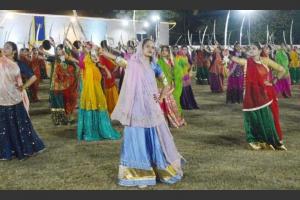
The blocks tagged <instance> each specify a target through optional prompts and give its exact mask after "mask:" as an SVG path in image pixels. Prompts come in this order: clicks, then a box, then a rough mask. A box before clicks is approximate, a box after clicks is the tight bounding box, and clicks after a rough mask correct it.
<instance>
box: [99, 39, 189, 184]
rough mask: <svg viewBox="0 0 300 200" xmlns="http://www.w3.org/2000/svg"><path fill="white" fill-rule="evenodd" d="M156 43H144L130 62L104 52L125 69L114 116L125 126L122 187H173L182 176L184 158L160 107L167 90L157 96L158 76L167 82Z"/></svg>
mask: <svg viewBox="0 0 300 200" xmlns="http://www.w3.org/2000/svg"><path fill="white" fill-rule="evenodd" d="M153 53H154V43H153V41H152V40H150V39H145V40H143V42H142V44H140V45H139V47H138V49H137V52H136V53H135V54H134V55H133V56H132V58H131V59H130V60H129V62H128V64H127V62H126V60H124V59H122V58H120V57H116V56H113V55H111V54H108V53H103V54H104V55H105V56H107V57H110V58H112V59H114V60H116V62H117V63H118V64H119V66H122V67H126V66H127V68H126V71H125V77H124V82H123V86H122V89H121V92H120V96H119V101H118V103H117V105H116V107H115V109H114V111H113V113H112V115H111V118H112V120H118V121H120V122H121V123H122V125H124V126H125V129H124V140H123V144H122V150H121V158H120V166H119V175H118V179H119V184H120V185H123V186H138V187H140V188H141V187H146V186H148V185H155V184H156V182H157V180H159V181H161V182H164V183H168V184H173V183H176V182H178V181H180V180H181V178H182V176H183V172H182V165H183V164H184V163H185V160H184V159H183V157H182V156H181V155H180V154H179V153H178V151H177V149H176V146H175V143H174V141H173V137H172V134H171V132H170V129H169V127H168V124H167V122H166V120H165V118H164V114H163V112H162V110H161V108H160V104H159V101H161V100H162V99H163V97H164V95H165V94H166V92H167V90H166V89H163V90H162V92H161V94H158V88H157V84H156V79H155V77H158V78H160V79H162V81H163V82H164V83H165V88H167V87H166V86H167V80H166V78H165V76H164V74H163V73H162V71H161V69H160V68H159V66H158V65H157V64H155V63H153V57H152V56H153Z"/></svg>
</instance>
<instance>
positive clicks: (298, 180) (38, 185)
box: [0, 85, 300, 190]
mask: <svg viewBox="0 0 300 200" xmlns="http://www.w3.org/2000/svg"><path fill="white" fill-rule="evenodd" d="M193 89H194V93H195V95H196V97H197V102H198V103H199V106H200V109H199V110H194V111H185V119H186V121H187V123H188V126H187V127H185V128H181V129H171V131H172V134H173V135H174V139H175V142H176V145H177V147H178V149H179V151H180V152H181V154H182V155H183V156H184V157H185V159H186V160H187V161H188V163H187V165H186V166H185V168H184V177H183V179H182V181H181V182H179V183H177V184H175V185H165V184H158V185H156V186H154V187H148V188H147V189H155V190H163V189H175V190H189V189H191V190H194V189H196V190H197V189H230V190H231V189H300V147H299V146H300V128H299V126H300V123H299V122H300V86H293V95H294V96H293V98H291V99H280V112H281V124H282V129H283V132H284V134H285V144H286V147H287V148H288V151H287V152H284V151H258V152H257V151H252V150H249V149H248V146H247V143H246V142H245V133H244V129H243V117H242V111H241V105H226V104H225V103H224V102H225V93H223V94H212V93H210V91H209V87H208V86H199V85H194V86H193ZM45 92H46V91H44V93H45ZM44 97H46V95H45V94H44ZM41 106H43V107H44V108H41ZM46 106H47V103H46V102H42V103H38V104H36V105H32V121H33V124H34V127H35V129H36V130H37V131H38V132H39V134H40V136H41V137H42V138H43V140H44V142H45V144H46V145H47V150H46V151H45V152H43V153H42V154H39V155H37V156H34V157H32V158H30V159H27V160H25V161H18V160H12V161H1V162H0V174H1V175H0V189H54V190H68V189H74V190H88V189H91V190H101V189H109V190H110V189H112V190H114V189H115V190H116V189H121V190H122V189H137V188H135V187H134V188H126V187H121V186H118V185H117V184H116V183H117V174H118V162H119V153H120V144H121V141H102V142H95V143H88V144H87V143H82V144H79V143H78V142H77V140H76V125H73V126H67V127H63V126H62V127H54V126H53V125H52V123H51V121H50V115H49V114H48V112H47V108H46ZM115 127H117V128H118V130H122V127H121V126H118V125H115Z"/></svg>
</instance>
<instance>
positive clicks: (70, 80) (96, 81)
mask: <svg viewBox="0 0 300 200" xmlns="http://www.w3.org/2000/svg"><path fill="white" fill-rule="evenodd" d="M51 48H53V49H55V53H54V54H51V53H49V52H50V51H49V50H50V49H51ZM193 69H196V77H195V78H196V83H197V84H200V85H205V84H206V85H209V86H210V89H211V92H212V93H222V92H224V90H225V82H226V81H225V80H226V78H227V92H226V100H224V102H226V103H227V104H229V103H232V104H233V103H243V113H244V127H245V132H246V139H247V142H248V143H249V146H250V147H251V148H252V149H254V150H260V149H271V150H286V147H285V146H284V145H283V133H282V130H281V127H280V120H279V105H278V97H283V98H289V97H291V95H292V94H291V84H297V83H299V82H300V62H299V52H298V51H297V48H296V47H291V49H288V48H287V47H286V46H285V45H281V46H274V45H272V46H270V45H265V46H261V45H260V44H259V45H250V46H240V45H239V44H238V43H236V44H235V45H234V48H233V49H232V50H228V49H226V48H225V49H224V48H223V47H222V46H221V45H218V44H217V45H213V46H204V45H201V46H200V48H198V49H194V48H192V47H189V46H181V47H178V46H173V47H170V46H166V45H163V46H161V47H160V48H156V46H155V43H154V42H153V41H152V40H151V39H144V40H142V41H140V42H137V41H128V43H127V45H119V46H118V47H116V48H113V47H110V46H109V45H108V44H107V41H106V40H104V41H102V42H101V43H100V44H99V45H97V44H93V43H92V42H89V41H78V40H76V41H74V42H71V41H69V40H68V39H65V40H64V42H63V44H56V43H55V41H54V40H53V39H52V38H50V39H49V40H45V41H43V43H42V44H41V45H39V46H36V45H35V46H33V45H30V46H29V48H28V49H27V48H22V49H20V51H18V48H17V45H16V44H15V43H13V42H10V41H8V42H6V43H5V45H4V46H3V48H1V52H0V82H1V84H0V92H1V96H0V159H2V160H10V159H12V158H13V157H17V158H18V159H24V158H26V157H28V156H32V155H34V154H36V153H39V152H41V151H43V150H44V149H45V145H44V143H43V141H42V140H41V138H40V137H39V135H38V134H37V132H36V131H35V130H34V128H33V126H32V123H31V119H30V116H29V109H30V106H29V103H36V102H38V101H39V97H38V96H39V95H38V91H39V83H40V82H41V81H43V80H44V79H50V85H49V88H50V92H49V109H50V110H51V119H52V121H53V124H54V125H55V126H61V125H68V124H73V123H75V122H76V121H75V120H74V119H76V115H77V122H76V123H77V139H78V141H99V140H119V139H120V138H121V133H120V132H118V131H117V130H116V129H115V128H114V127H113V125H112V120H116V121H119V122H120V123H121V124H122V125H123V126H124V130H123V134H122V135H123V142H122V148H121V156H120V165H119V176H118V179H119V184H120V185H124V186H139V187H145V186H147V185H155V184H156V182H157V180H159V181H161V182H164V183H170V184H172V183H175V182H177V181H179V180H180V179H181V178H182V176H183V171H182V167H183V164H184V163H185V159H184V158H183V157H182V156H181V155H180V153H179V152H178V151H177V148H176V146H175V143H174V140H173V137H172V134H171V132H170V127H175V128H180V127H184V126H186V125H187V122H186V120H185V119H184V115H183V110H192V109H199V106H198V104H197V101H196V99H195V96H194V92H193V89H192V82H193V80H194V78H193ZM27 94H28V95H27ZM200 108H201V106H200Z"/></svg>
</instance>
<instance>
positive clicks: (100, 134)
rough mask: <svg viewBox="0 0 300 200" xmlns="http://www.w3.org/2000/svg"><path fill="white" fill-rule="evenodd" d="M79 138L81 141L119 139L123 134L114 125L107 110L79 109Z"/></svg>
mask: <svg viewBox="0 0 300 200" xmlns="http://www.w3.org/2000/svg"><path fill="white" fill-rule="evenodd" d="M77 139H78V140H79V141H82V140H85V141H99V140H118V139H121V134H120V133H119V132H118V131H117V130H115V129H114V128H113V127H112V124H111V120H110V118H109V115H108V112H107V110H103V111H100V110H89V111H87V110H83V109H79V111H78V124H77Z"/></svg>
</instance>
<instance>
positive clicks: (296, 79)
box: [289, 67, 300, 84]
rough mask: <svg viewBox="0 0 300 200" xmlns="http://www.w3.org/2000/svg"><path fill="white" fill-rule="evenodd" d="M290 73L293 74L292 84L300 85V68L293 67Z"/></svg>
mask: <svg viewBox="0 0 300 200" xmlns="http://www.w3.org/2000/svg"><path fill="white" fill-rule="evenodd" d="M289 71H290V74H291V81H292V84H296V83H300V68H299V67H297V68H294V67H291V68H290V70H289Z"/></svg>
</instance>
